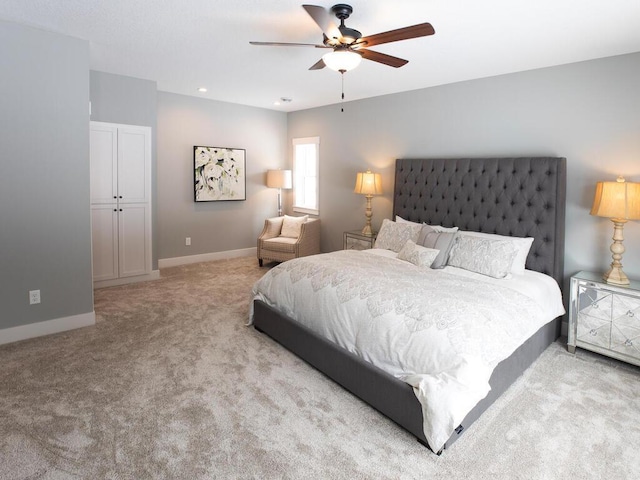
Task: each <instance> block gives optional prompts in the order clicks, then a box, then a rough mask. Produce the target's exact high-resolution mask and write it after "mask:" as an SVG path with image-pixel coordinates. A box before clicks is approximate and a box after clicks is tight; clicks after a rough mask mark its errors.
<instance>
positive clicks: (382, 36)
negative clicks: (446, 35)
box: [354, 23, 436, 48]
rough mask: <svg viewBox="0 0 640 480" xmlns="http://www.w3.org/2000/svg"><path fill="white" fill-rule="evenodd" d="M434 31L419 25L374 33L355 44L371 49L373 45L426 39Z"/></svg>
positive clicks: (429, 27)
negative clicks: (411, 39) (419, 38)
mask: <svg viewBox="0 0 640 480" xmlns="http://www.w3.org/2000/svg"><path fill="white" fill-rule="evenodd" d="M434 33H436V31H435V30H434V29H433V26H431V24H430V23H420V24H418V25H413V26H411V27H404V28H398V29H397V30H389V31H388V32H383V33H376V34H375V35H369V36H367V37H362V38H360V39H359V40H358V41H357V42H356V44H355V45H354V47H355V48H357V46H360V45H361V46H362V47H367V48H368V47H373V46H374V45H381V44H383V43H390V42H397V41H400V40H408V39H410V38H418V37H426V36H428V35H433V34H434Z"/></svg>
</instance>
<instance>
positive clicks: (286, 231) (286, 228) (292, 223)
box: [280, 215, 309, 238]
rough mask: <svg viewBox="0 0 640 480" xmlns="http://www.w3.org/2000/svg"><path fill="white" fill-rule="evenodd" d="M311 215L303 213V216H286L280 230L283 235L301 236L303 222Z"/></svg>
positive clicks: (290, 236)
mask: <svg viewBox="0 0 640 480" xmlns="http://www.w3.org/2000/svg"><path fill="white" fill-rule="evenodd" d="M308 218H309V215H303V216H302V217H290V216H289V215H285V216H284V220H283V221H282V229H281V230H280V236H281V237H289V238H298V237H299V236H300V229H301V228H302V224H303V223H306V221H307V219H308Z"/></svg>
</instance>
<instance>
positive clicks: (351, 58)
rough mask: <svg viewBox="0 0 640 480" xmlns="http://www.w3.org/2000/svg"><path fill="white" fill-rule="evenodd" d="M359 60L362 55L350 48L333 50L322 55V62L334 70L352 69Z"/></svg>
mask: <svg viewBox="0 0 640 480" xmlns="http://www.w3.org/2000/svg"><path fill="white" fill-rule="evenodd" d="M361 60H362V56H361V55H360V54H358V53H356V52H352V51H351V50H334V51H333V52H329V53H326V54H324V55H323V56H322V61H323V62H324V64H325V65H326V66H327V67H329V68H330V69H331V70H335V71H336V72H341V71H344V72H348V71H349V70H353V69H354V68H356V67H357V66H358V65H359V64H360V61H361Z"/></svg>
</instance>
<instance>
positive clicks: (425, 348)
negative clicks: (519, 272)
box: [253, 250, 564, 452]
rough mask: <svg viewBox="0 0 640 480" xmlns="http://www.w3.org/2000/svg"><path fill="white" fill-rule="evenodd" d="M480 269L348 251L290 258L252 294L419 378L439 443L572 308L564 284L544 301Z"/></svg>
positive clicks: (404, 375)
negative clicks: (516, 357) (507, 366)
mask: <svg viewBox="0 0 640 480" xmlns="http://www.w3.org/2000/svg"><path fill="white" fill-rule="evenodd" d="M449 270H451V269H449ZM481 277H482V276H479V275H476V276H473V275H457V274H452V273H450V271H443V270H431V269H428V268H421V267H416V266H414V265H412V264H410V263H408V262H404V261H402V260H398V259H395V258H387V257H383V256H379V255H373V254H371V253H368V252H367V251H363V252H358V251H352V250H347V251H338V252H333V253H329V254H323V255H315V256H311V257H304V258H299V259H295V260H290V261H288V262H285V263H282V264H280V265H278V266H276V267H274V268H273V269H271V270H270V271H269V272H268V273H267V274H266V275H265V276H264V277H263V278H262V279H260V280H259V281H258V282H257V283H256V284H255V285H254V288H253V295H254V298H257V299H260V300H262V301H264V302H265V303H267V304H268V305H271V306H273V307H275V308H276V309H278V310H279V311H281V312H283V313H284V314H286V315H288V316H289V317H291V318H293V319H295V320H297V321H299V322H300V323H302V324H304V325H306V326H307V327H309V328H311V329H312V330H313V331H315V332H316V333H318V334H320V335H322V336H324V337H326V338H327V339H329V340H331V341H333V342H335V343H337V344H338V345H340V346H342V347H344V348H346V349H347V350H349V351H350V352H353V353H355V354H357V355H359V356H360V357H362V358H363V359H365V360H367V361H369V362H371V363H372V364H374V365H376V366H377V367H379V368H381V369H383V370H385V371H387V372H388V373H390V374H392V375H394V376H396V377H397V378H399V379H401V380H403V381H405V382H407V383H409V384H410V385H412V386H413V387H414V392H415V394H416V396H417V398H418V400H419V401H420V403H421V405H422V410H423V418H424V433H425V436H426V438H427V440H428V442H429V446H430V447H431V448H432V449H433V451H434V452H437V451H439V450H440V449H441V448H442V447H443V446H444V443H445V442H446V441H447V440H448V439H449V437H450V436H451V434H452V433H453V431H454V429H455V428H456V427H457V426H458V425H459V424H460V422H461V421H462V420H463V419H464V417H465V416H466V414H467V413H468V412H469V411H470V410H471V409H472V408H473V407H474V406H475V405H476V404H477V403H478V402H479V401H480V400H481V399H482V398H484V397H485V396H486V394H487V393H488V392H489V390H490V387H489V378H490V376H491V373H492V371H493V369H494V368H495V366H496V365H497V364H498V363H499V362H500V361H502V360H503V359H505V358H507V357H508V356H509V355H511V353H513V351H514V350H515V349H516V348H517V347H518V346H520V345H521V344H522V343H523V342H524V341H525V340H526V339H527V338H529V337H530V336H531V335H533V334H534V333H535V332H536V331H537V330H538V329H539V328H540V327H541V326H542V325H544V324H545V323H547V322H549V321H551V320H552V319H553V318H555V317H557V316H559V315H562V314H563V313H564V309H563V307H562V299H561V296H560V291H559V289H558V288H557V285H556V286H555V289H556V290H557V293H556V294H555V298H549V296H548V295H547V294H545V295H543V296H542V299H543V300H538V301H536V300H534V299H533V298H531V297H530V296H527V295H526V294H523V293H521V292H519V291H517V290H514V289H512V288H509V287H508V285H509V283H510V281H508V280H502V281H482V280H480V279H479V278H481ZM500 282H503V283H500ZM551 282H552V285H555V282H553V281H551ZM505 285H507V286H505ZM520 290H523V288H520ZM533 296H534V297H535V296H538V297H541V296H540V295H533ZM541 302H542V303H541Z"/></svg>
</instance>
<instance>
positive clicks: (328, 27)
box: [249, 3, 435, 73]
mask: <svg viewBox="0 0 640 480" xmlns="http://www.w3.org/2000/svg"><path fill="white" fill-rule="evenodd" d="M302 8H304V9H305V10H306V12H307V13H308V14H309V15H310V16H311V18H312V19H313V21H314V22H315V23H316V24H317V25H318V26H319V27H320V29H321V30H322V33H323V41H322V44H313V43H284V42H249V43H251V45H269V46H284V47H315V48H327V49H331V50H332V51H331V52H329V53H327V54H325V55H323V57H322V58H321V59H320V60H319V61H318V62H316V63H314V64H313V65H312V66H311V68H309V70H320V69H322V68H324V67H329V68H330V69H332V70H336V71H338V72H340V73H344V72H346V71H348V70H351V69H353V68H355V67H357V66H358V64H359V63H360V60H362V59H363V58H364V59H366V60H371V61H374V62H378V63H382V64H384V65H389V66H391V67H395V68H398V67H402V66H403V65H406V64H407V63H408V60H404V59H402V58H398V57H394V56H391V55H387V54H385V53H380V52H375V51H373V50H369V47H373V46H374V45H381V44H383V43H390V42H397V41H399V40H408V39H410V38H418V37H426V36H428V35H433V34H434V33H435V30H434V29H433V27H432V26H431V24H430V23H421V24H418V25H413V26H411V27H404V28H398V29H397V30H390V31H388V32H383V33H377V34H375V35H369V36H366V37H363V36H362V34H361V33H360V32H359V31H358V30H355V29H353V28H349V27H347V26H346V25H345V24H344V21H345V20H346V19H347V18H349V16H350V15H351V14H352V13H353V8H352V7H351V5H346V4H344V3H338V4H337V5H334V6H333V7H331V9H330V10H326V9H325V8H324V7H319V6H316V5H302ZM331 14H333V15H335V17H336V18H337V19H338V20H340V25H336V23H335V21H334V19H333V18H332V16H331Z"/></svg>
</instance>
